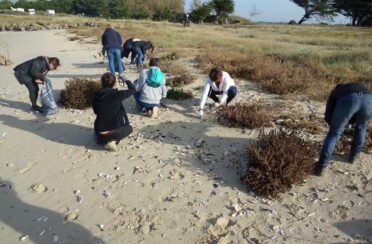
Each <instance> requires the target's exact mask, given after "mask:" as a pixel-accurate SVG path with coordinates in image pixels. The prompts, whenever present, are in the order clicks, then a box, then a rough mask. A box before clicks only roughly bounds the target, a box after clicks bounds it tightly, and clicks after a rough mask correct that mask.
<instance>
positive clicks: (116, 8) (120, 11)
mask: <svg viewBox="0 0 372 244" xmlns="http://www.w3.org/2000/svg"><path fill="white" fill-rule="evenodd" d="M108 7H109V11H110V14H109V15H110V17H111V18H114V19H119V18H125V17H126V18H128V17H130V11H129V8H128V6H127V5H125V4H124V3H123V1H121V0H109V2H108Z"/></svg>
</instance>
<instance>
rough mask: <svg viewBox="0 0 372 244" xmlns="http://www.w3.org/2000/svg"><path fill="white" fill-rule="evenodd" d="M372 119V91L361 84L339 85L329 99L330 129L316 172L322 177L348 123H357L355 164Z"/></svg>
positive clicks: (353, 148)
mask: <svg viewBox="0 0 372 244" xmlns="http://www.w3.org/2000/svg"><path fill="white" fill-rule="evenodd" d="M371 118H372V92H371V91H369V90H368V89H367V88H366V87H364V86H363V85H362V84H359V83H348V84H339V85H337V86H336V88H335V89H334V90H333V91H332V93H331V95H330V97H329V98H328V101H327V106H326V111H325V121H326V122H327V123H328V124H329V126H330V128H329V131H328V134H327V136H326V138H325V140H324V144H323V148H322V151H321V152H320V157H319V161H318V162H317V164H316V166H315V168H314V174H315V175H317V176H322V175H324V173H325V169H326V167H327V166H328V165H329V163H330V160H331V158H332V154H333V151H334V149H335V146H336V143H337V141H338V139H339V137H340V135H341V133H342V131H343V129H344V128H345V126H346V125H347V124H348V123H351V124H354V123H355V128H354V138H353V143H352V146H351V150H350V155H349V159H348V162H349V163H354V162H355V161H357V159H358V158H359V156H360V152H361V151H362V149H363V146H364V143H365V137H366V131H367V127H368V121H369V120H370V119H371Z"/></svg>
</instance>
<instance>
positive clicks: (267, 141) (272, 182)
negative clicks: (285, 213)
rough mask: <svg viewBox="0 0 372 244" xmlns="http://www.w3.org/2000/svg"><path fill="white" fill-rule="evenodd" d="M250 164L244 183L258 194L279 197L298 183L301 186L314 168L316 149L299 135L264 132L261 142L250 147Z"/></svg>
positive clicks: (283, 132)
mask: <svg viewBox="0 0 372 244" xmlns="http://www.w3.org/2000/svg"><path fill="white" fill-rule="evenodd" d="M248 154H249V156H250V158H251V162H250V164H249V165H248V167H249V168H248V172H247V174H246V175H245V176H243V177H242V181H243V183H245V184H247V186H248V187H249V189H251V190H252V191H254V192H256V193H257V194H259V195H263V196H266V197H273V198H276V197H278V196H279V194H280V193H284V192H286V191H287V190H289V189H290V188H291V187H292V186H293V185H295V184H301V183H303V181H304V180H305V178H306V177H307V176H308V175H309V174H310V173H311V170H312V169H313V167H314V163H315V160H314V159H315V156H316V148H315V146H314V145H313V144H312V143H310V142H306V141H304V140H303V139H301V138H300V137H299V136H298V134H297V132H294V131H292V132H285V131H284V130H280V131H275V130H273V131H271V132H270V133H268V134H265V133H263V132H261V134H260V136H259V141H258V142H257V143H256V144H255V145H253V146H252V147H250V148H248Z"/></svg>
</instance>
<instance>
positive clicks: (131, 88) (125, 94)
mask: <svg viewBox="0 0 372 244" xmlns="http://www.w3.org/2000/svg"><path fill="white" fill-rule="evenodd" d="M124 82H125V84H126V85H127V87H128V90H121V91H119V94H120V98H121V100H124V99H127V98H128V97H130V96H132V95H133V94H134V93H135V92H136V88H135V87H134V85H133V83H132V82H131V81H130V80H125V81H124Z"/></svg>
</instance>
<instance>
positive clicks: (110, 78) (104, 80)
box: [101, 72, 116, 88]
mask: <svg viewBox="0 0 372 244" xmlns="http://www.w3.org/2000/svg"><path fill="white" fill-rule="evenodd" d="M115 83H116V77H115V75H113V74H111V73H110V72H107V73H104V74H103V75H102V77H101V84H102V87H108V88H112V87H114V86H115Z"/></svg>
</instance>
